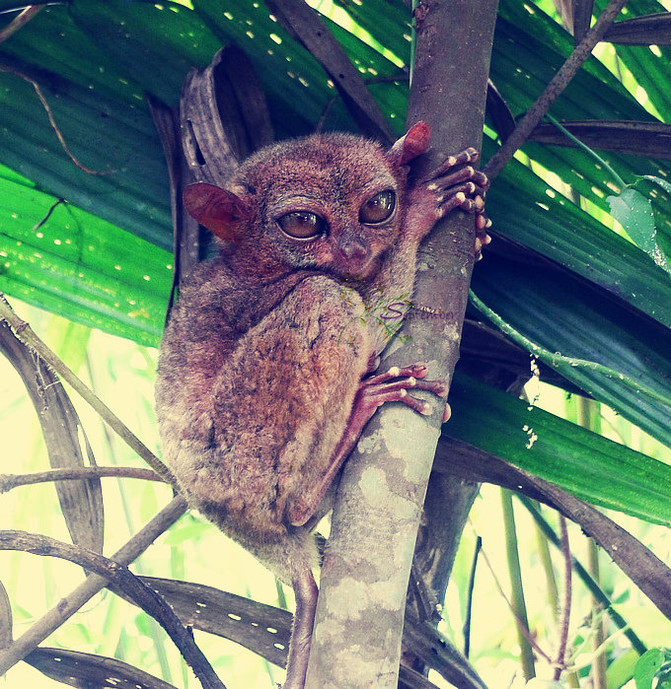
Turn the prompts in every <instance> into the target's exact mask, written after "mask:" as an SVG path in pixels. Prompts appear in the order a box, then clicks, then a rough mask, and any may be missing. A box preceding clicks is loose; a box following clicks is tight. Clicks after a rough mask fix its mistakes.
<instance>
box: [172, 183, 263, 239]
mask: <svg viewBox="0 0 671 689" xmlns="http://www.w3.org/2000/svg"><path fill="white" fill-rule="evenodd" d="M182 198H183V199H184V208H186V210H187V212H188V213H189V215H191V216H192V217H193V218H195V219H196V220H197V221H198V222H199V223H200V224H201V225H203V226H204V227H207V229H208V230H211V231H212V232H213V233H214V234H216V235H217V237H221V238H222V239H227V240H233V241H235V239H237V238H238V237H239V235H240V232H242V231H243V228H244V225H245V222H246V220H247V219H248V217H249V209H248V208H247V204H246V203H245V202H244V201H243V200H242V199H241V198H240V197H239V196H236V195H235V194H234V193H233V192H232V191H226V189H221V188H220V187H215V186H214V185H213V184H206V183H205V182H197V183H196V184H189V186H188V187H186V188H185V189H184V193H183V195H182Z"/></svg>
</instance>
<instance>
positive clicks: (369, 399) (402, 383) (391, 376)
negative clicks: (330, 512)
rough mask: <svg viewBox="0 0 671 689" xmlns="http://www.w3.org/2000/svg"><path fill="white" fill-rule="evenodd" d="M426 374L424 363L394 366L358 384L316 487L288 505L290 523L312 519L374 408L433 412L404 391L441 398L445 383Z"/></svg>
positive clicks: (298, 523) (424, 412)
mask: <svg viewBox="0 0 671 689" xmlns="http://www.w3.org/2000/svg"><path fill="white" fill-rule="evenodd" d="M427 372H428V368H427V366H426V364H422V363H418V364H413V365H412V366H407V367H405V368H398V367H396V366H394V367H392V368H390V369H389V370H388V371H386V372H385V373H380V374H375V375H372V376H369V377H367V378H364V379H363V380H362V381H361V384H360V385H359V389H358V390H357V393H356V397H355V398H354V404H353V406H352V411H351V413H350V417H349V421H348V423H347V427H346V428H345V432H344V433H343V435H342V437H341V439H340V442H339V443H338V445H337V447H336V449H335V451H334V453H333V455H332V456H331V461H330V464H329V467H328V470H327V471H326V473H325V474H324V476H323V478H322V480H321V481H320V483H319V485H317V486H315V487H314V488H313V489H312V490H310V493H308V494H306V495H303V496H300V497H298V498H297V499H296V500H294V501H293V503H292V504H291V505H290V506H289V510H288V518H289V521H290V523H291V524H294V525H302V524H305V522H306V521H307V520H308V519H309V518H310V517H311V516H312V514H313V512H314V511H315V509H317V506H318V505H319V503H320V502H321V501H322V499H323V497H324V495H325V493H326V491H327V490H328V488H329V486H330V485H331V483H332V482H333V479H334V478H335V476H336V474H337V473H338V471H340V468H341V466H342V464H343V462H344V461H345V459H347V457H348V455H349V454H350V452H351V451H352V450H353V449H354V446H355V445H356V443H357V441H358V440H359V436H360V435H361V432H362V431H363V428H364V426H365V425H366V424H367V423H368V421H369V420H370V419H371V417H372V416H373V414H374V413H375V411H376V410H377V408H378V407H380V406H382V405H383V404H384V403H385V402H403V403H404V404H407V405H408V406H409V407H410V408H411V409H414V410H415V411H416V412H418V413H419V414H425V415H428V414H431V413H432V412H433V407H432V405H431V404H430V403H429V402H426V401H424V400H421V399H419V398H417V397H413V396H412V395H411V394H410V393H409V392H408V390H413V389H414V390H427V391H428V392H432V393H433V394H434V395H437V396H438V397H440V398H444V397H445V395H446V394H447V383H445V382H444V381H441V380H423V378H424V377H425V376H426V374H427ZM443 403H444V400H443ZM446 409H447V407H446Z"/></svg>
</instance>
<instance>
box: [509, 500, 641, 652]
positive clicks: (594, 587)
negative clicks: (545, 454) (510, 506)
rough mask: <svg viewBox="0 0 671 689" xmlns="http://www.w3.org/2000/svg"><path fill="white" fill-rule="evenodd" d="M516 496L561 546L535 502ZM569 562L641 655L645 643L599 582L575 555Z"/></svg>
mask: <svg viewBox="0 0 671 689" xmlns="http://www.w3.org/2000/svg"><path fill="white" fill-rule="evenodd" d="M517 498H518V500H519V501H520V502H521V503H522V504H523V505H524V507H526V509H527V511H528V512H529V513H530V514H531V516H532V517H533V519H534V521H535V522H536V524H537V525H538V527H539V528H540V530H541V531H542V532H543V533H544V534H545V535H546V536H547V538H548V540H549V541H550V543H552V545H554V546H555V547H556V548H561V544H560V540H559V538H558V537H557V534H556V533H555V532H554V529H553V528H552V527H551V526H550V524H548V522H547V520H546V519H545V517H543V515H542V514H541V512H540V510H539V509H538V507H537V506H536V504H535V503H534V502H533V501H532V500H530V499H529V498H528V497H526V496H525V495H521V494H519V493H518V495H517ZM577 523H578V522H577ZM581 526H582V524H581ZM571 564H572V567H574V568H575V572H576V574H577V575H578V576H579V577H580V580H581V581H582V583H583V584H584V585H585V586H586V587H587V589H588V590H589V592H590V593H591V594H592V596H594V598H595V599H596V600H597V601H599V602H600V603H601V604H602V605H603V608H604V610H606V611H607V612H608V615H609V616H610V619H611V620H612V621H613V624H615V626H616V627H618V628H619V629H621V630H622V631H623V632H624V634H625V635H626V637H627V639H629V643H631V645H632V647H633V649H634V650H635V651H636V652H637V653H638V654H639V655H643V654H644V653H645V652H646V651H647V650H648V649H647V647H646V645H645V644H644V643H643V642H642V641H641V640H640V639H639V638H638V636H637V635H636V633H635V632H634V630H633V629H631V627H630V626H629V624H628V623H627V621H626V620H625V619H624V618H623V617H622V615H620V613H619V612H618V611H617V610H616V609H615V608H614V607H613V603H612V601H611V600H610V598H608V596H607V595H606V594H605V593H604V592H603V590H602V589H601V587H600V586H599V584H598V583H597V582H596V581H594V579H593V578H592V577H591V575H590V574H589V572H588V571H587V570H586V569H585V568H584V567H583V565H582V564H581V563H580V561H579V560H578V559H577V558H576V557H574V556H572V557H571Z"/></svg>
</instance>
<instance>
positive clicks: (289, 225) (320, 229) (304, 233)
mask: <svg viewBox="0 0 671 689" xmlns="http://www.w3.org/2000/svg"><path fill="white" fill-rule="evenodd" d="M277 224H278V225H279V226H280V228H281V229H282V232H284V233H285V234H288V235H289V236H290V237H294V238H295V239H313V238H314V237H318V236H319V235H321V234H324V232H325V231H326V220H324V218H322V217H321V216H320V215H317V214H316V213H311V212H310V211H294V212H292V213H287V214H286V215H283V216H282V217H280V218H278V219H277Z"/></svg>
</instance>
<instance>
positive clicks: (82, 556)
mask: <svg viewBox="0 0 671 689" xmlns="http://www.w3.org/2000/svg"><path fill="white" fill-rule="evenodd" d="M0 550H19V551H22V552H27V553H33V554H34V555H41V556H49V557H57V558H60V559H62V560H67V561H68V562H74V563H75V564H78V565H81V566H82V567H84V568H85V569H86V570H88V571H91V572H95V573H96V574H98V575H99V576H101V577H104V578H105V579H106V580H107V581H108V582H109V583H110V584H114V585H115V586H118V587H119V588H120V589H121V590H122V591H123V592H124V595H126V596H128V597H129V598H130V599H131V600H132V601H133V602H134V603H135V604H136V605H137V606H139V607H140V608H142V610H144V611H145V612H146V613H147V614H148V615H151V617H153V618H154V619H155V620H156V621H157V622H158V623H159V624H160V625H161V626H162V627H163V629H165V631H166V632H167V634H168V636H170V638H171V639H172V641H173V642H174V644H175V646H177V648H178V649H179V651H180V653H181V654H182V657H183V658H184V660H185V661H186V662H187V664H188V665H189V666H190V667H191V668H192V669H193V671H194V673H195V674H196V677H198V679H199V680H200V683H201V684H202V686H203V687H204V689H226V688H225V686H224V684H223V682H222V681H221V680H220V679H219V678H218V677H217V675H216V673H215V672H214V670H213V669H212V666H211V665H210V663H209V661H208V660H207V658H206V657H205V656H204V655H203V652H202V651H201V650H200V648H198V646H197V645H196V642H195V641H194V640H193V636H192V634H191V633H190V632H189V631H188V630H187V629H186V628H185V627H184V625H183V624H182V623H181V621H180V619H179V618H178V617H177V615H176V614H175V612H174V611H173V609H172V608H171V607H170V605H168V603H167V602H166V601H165V599H164V598H163V597H162V596H160V595H159V594H158V593H156V591H154V590H153V589H151V588H150V587H149V586H147V585H146V584H145V583H144V582H142V581H141V580H140V579H138V578H137V577H136V576H135V575H134V574H133V573H132V572H131V571H130V570H129V569H128V568H127V567H126V566H124V565H120V564H119V563H118V562H116V561H114V560H110V559H108V558H106V557H103V556H102V555H100V554H99V553H96V552H94V551H93V550H89V549H88V548H82V547H81V546H77V545H73V544H71V543H63V542H61V541H57V540H55V539H53V538H49V537H48V536H42V535H41V534H32V533H28V532H26V531H15V530H7V531H0Z"/></svg>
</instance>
